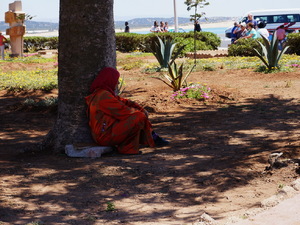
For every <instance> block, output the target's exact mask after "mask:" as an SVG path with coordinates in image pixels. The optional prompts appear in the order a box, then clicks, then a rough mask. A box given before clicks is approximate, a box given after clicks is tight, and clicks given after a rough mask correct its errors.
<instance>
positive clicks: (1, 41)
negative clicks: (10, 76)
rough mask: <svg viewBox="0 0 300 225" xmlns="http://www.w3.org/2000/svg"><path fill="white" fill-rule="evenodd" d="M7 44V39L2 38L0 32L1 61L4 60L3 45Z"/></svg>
mask: <svg viewBox="0 0 300 225" xmlns="http://www.w3.org/2000/svg"><path fill="white" fill-rule="evenodd" d="M5 42H7V39H6V37H4V36H3V35H2V33H1V32H0V54H1V59H2V60H4V48H5V45H4V43H5Z"/></svg>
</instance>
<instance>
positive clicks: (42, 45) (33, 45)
mask: <svg viewBox="0 0 300 225" xmlns="http://www.w3.org/2000/svg"><path fill="white" fill-rule="evenodd" d="M46 48H47V49H57V48H58V37H24V51H25V52H36V51H38V50H42V49H46Z"/></svg>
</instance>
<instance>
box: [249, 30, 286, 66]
mask: <svg viewBox="0 0 300 225" xmlns="http://www.w3.org/2000/svg"><path fill="white" fill-rule="evenodd" d="M276 33H277V32H274V35H273V36H272V40H271V41H270V42H269V40H268V39H267V38H266V37H263V38H262V39H263V41H264V44H262V43H261V42H258V43H259V44H260V46H261V49H262V50H261V51H259V50H257V49H255V48H254V51H255V53H256V55H257V57H258V58H259V59H260V60H261V61H262V62H263V63H264V64H265V66H266V67H267V68H268V70H274V69H278V67H279V66H278V63H279V60H280V59H281V57H282V56H283V54H284V53H285V52H286V50H287V49H288V48H289V46H285V47H284V48H283V49H282V51H279V50H278V43H279V40H278V39H277V34H276Z"/></svg>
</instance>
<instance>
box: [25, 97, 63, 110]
mask: <svg viewBox="0 0 300 225" xmlns="http://www.w3.org/2000/svg"><path fill="white" fill-rule="evenodd" d="M57 103H58V98H57V97H50V98H47V97H46V98H45V99H43V100H41V101H35V100H34V99H32V98H27V99H25V101H24V102H23V105H24V106H31V107H37V108H40V107H43V108H48V107H54V106H57Z"/></svg>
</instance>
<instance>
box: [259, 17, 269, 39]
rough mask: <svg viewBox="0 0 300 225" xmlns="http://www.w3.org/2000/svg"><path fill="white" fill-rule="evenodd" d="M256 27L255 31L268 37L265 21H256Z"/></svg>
mask: <svg viewBox="0 0 300 225" xmlns="http://www.w3.org/2000/svg"><path fill="white" fill-rule="evenodd" d="M257 27H258V29H257V33H258V34H259V35H260V36H261V37H262V36H264V37H265V38H266V39H269V36H270V34H269V31H268V30H267V29H266V28H265V27H266V22H265V21H260V22H258V25H257Z"/></svg>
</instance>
